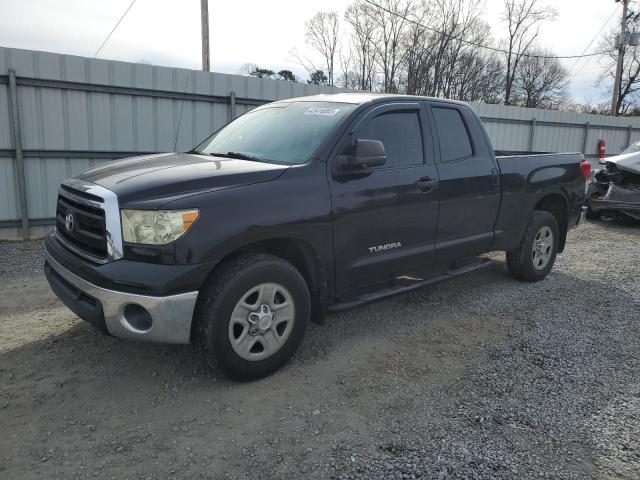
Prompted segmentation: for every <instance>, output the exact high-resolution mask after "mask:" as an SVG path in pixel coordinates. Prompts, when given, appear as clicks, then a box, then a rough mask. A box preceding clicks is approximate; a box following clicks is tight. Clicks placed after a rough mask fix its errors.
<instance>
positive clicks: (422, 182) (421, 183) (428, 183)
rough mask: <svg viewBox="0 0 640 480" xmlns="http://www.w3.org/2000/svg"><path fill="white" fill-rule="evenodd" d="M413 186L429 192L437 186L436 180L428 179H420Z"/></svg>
mask: <svg viewBox="0 0 640 480" xmlns="http://www.w3.org/2000/svg"><path fill="white" fill-rule="evenodd" d="M415 186H416V187H418V188H419V189H420V190H423V191H425V192H429V191H431V190H433V189H434V188H436V187H437V186H438V180H433V179H432V178H429V177H422V178H421V179H419V180H418V181H417V182H416V183H415Z"/></svg>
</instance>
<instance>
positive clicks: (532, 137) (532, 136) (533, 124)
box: [529, 117, 536, 152]
mask: <svg viewBox="0 0 640 480" xmlns="http://www.w3.org/2000/svg"><path fill="white" fill-rule="evenodd" d="M535 139H536V118H535V117H533V118H532V119H531V130H530V131H529V151H530V152H533V142H534V141H535Z"/></svg>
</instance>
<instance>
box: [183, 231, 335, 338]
mask: <svg viewBox="0 0 640 480" xmlns="http://www.w3.org/2000/svg"><path fill="white" fill-rule="evenodd" d="M250 253H267V254H271V255H274V256H276V257H279V258H282V259H283V260H285V261H287V262H289V263H290V264H292V265H293V266H294V267H295V268H296V269H297V270H298V271H299V272H300V274H301V275H302V276H303V278H304V280H305V282H306V283H307V287H308V288H309V294H310V297H311V321H312V322H314V323H317V324H324V320H325V316H326V308H327V291H328V287H327V272H326V269H325V267H324V265H323V263H322V260H321V258H320V255H319V254H318V252H316V250H315V249H314V248H313V246H311V245H310V244H309V243H308V242H306V241H304V240H302V239H298V238H290V237H274V238H267V239H262V240H258V241H254V242H251V243H247V244H245V245H242V246H240V247H237V248H236V249H234V250H232V251H230V252H228V253H226V255H224V256H223V257H222V258H221V259H220V261H219V262H217V263H216V265H215V267H214V268H213V269H212V270H211V272H210V273H209V275H208V276H207V279H206V280H205V282H209V281H211V278H212V277H214V276H215V275H216V272H217V271H219V269H220V268H221V267H222V266H223V265H225V264H226V263H228V262H229V261H232V260H233V259H235V258H237V257H239V256H242V255H246V254H250ZM195 330H197V329H196V328H193V325H192V328H191V332H192V341H193V340H194V338H193V335H194V332H195Z"/></svg>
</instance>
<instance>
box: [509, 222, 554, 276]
mask: <svg viewBox="0 0 640 480" xmlns="http://www.w3.org/2000/svg"><path fill="white" fill-rule="evenodd" d="M549 235H550V236H551V238H549ZM541 239H542V240H543V243H542V244H541V243H540V240H541ZM559 240H560V228H559V227H558V221H557V220H556V218H555V217H554V216H553V215H552V214H551V213H549V212H546V211H542V210H534V211H533V214H532V216H531V220H530V221H529V224H528V225H527V228H526V229H525V231H524V234H523V235H522V240H521V241H520V244H519V245H518V247H517V248H516V249H515V250H513V251H511V252H507V267H508V268H509V272H510V273H511V275H512V276H513V277H514V278H516V279H518V280H522V281H525V282H539V281H540V280H542V279H543V278H545V277H546V276H547V274H548V273H549V271H550V270H551V269H552V268H553V264H554V262H555V261H556V255H557V253H558V245H559ZM535 246H538V248H535ZM536 251H537V253H536ZM542 252H544V255H542ZM541 260H542V261H541Z"/></svg>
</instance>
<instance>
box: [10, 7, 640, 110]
mask: <svg viewBox="0 0 640 480" xmlns="http://www.w3.org/2000/svg"><path fill="white" fill-rule="evenodd" d="M542 1H543V3H544V0H542ZM350 2H351V0H322V1H321V2H319V1H316V0H313V1H307V0H209V14H210V20H209V23H210V43H211V70H213V71H218V72H225V73H238V72H239V69H240V67H241V65H242V64H244V63H255V64H258V65H259V66H261V67H264V68H270V69H272V70H275V71H278V70H280V69H289V70H292V71H294V72H295V73H296V74H298V75H303V76H306V75H305V70H304V69H303V68H302V67H301V66H300V65H299V64H298V63H297V62H296V60H295V58H294V57H293V55H292V54H291V52H292V50H294V49H297V50H298V51H300V52H304V53H306V54H308V55H309V56H311V57H313V53H312V52H309V51H308V50H307V47H306V45H305V41H304V23H305V21H306V20H307V19H308V18H310V17H311V16H313V15H314V14H315V13H316V12H317V11H319V10H323V11H331V10H334V11H336V12H338V14H339V16H340V18H342V16H343V14H344V10H345V8H346V6H347V5H348V4H349V3H350ZM130 3H131V0H108V1H105V0H19V1H16V0H0V46H4V47H15V48H26V49H32V50H44V51H49V52H57V53H67V54H73V55H81V56H88V57H92V56H93V55H94V54H95V53H96V50H97V49H98V47H99V46H100V44H101V43H102V42H103V40H104V39H105V38H106V36H107V35H108V34H109V32H110V31H111V29H112V28H113V27H114V25H115V24H116V22H117V21H118V19H119V18H120V17H121V15H122V14H123V13H124V11H125V10H126V9H127V7H128V6H129V4H130ZM639 3H640V2H639ZM546 4H549V5H552V6H553V7H554V8H555V9H556V10H557V12H558V17H557V19H556V20H555V21H554V22H547V23H546V24H544V25H543V26H542V27H541V33H540V43H541V45H542V46H543V47H546V48H550V49H552V50H553V51H554V53H555V54H556V55H580V54H582V53H584V52H585V49H586V51H587V52H592V51H595V50H597V49H598V43H599V37H596V34H597V33H598V31H600V29H601V28H603V27H604V30H603V32H608V31H611V30H612V29H613V28H614V27H615V26H616V23H617V22H619V21H620V18H619V17H620V13H619V12H620V4H619V3H616V2H615V1H614V0H547V2H546ZM502 5H503V0H485V4H484V8H483V16H484V18H485V20H486V21H487V22H488V23H489V24H490V25H491V28H492V31H493V35H494V37H495V38H498V39H499V38H501V37H502V36H503V32H505V31H506V27H505V25H504V24H503V23H502V22H501V20H500V17H501V11H502ZM594 38H595V40H594ZM592 41H593V43H592V44H591V46H588V45H589V43H590V42H592ZM200 48H201V47H200V1H199V0H136V3H135V4H134V5H133V7H132V8H131V10H130V11H129V13H128V14H127V16H126V17H125V18H124V20H123V21H122V23H121V24H120V25H119V27H118V28H117V29H116V31H115V32H114V33H113V35H112V36H111V38H110V40H109V42H108V43H107V44H106V45H105V46H104V48H103V49H102V50H101V51H100V53H99V55H98V58H105V59H114V60H124V61H132V62H137V61H145V62H148V63H151V64H153V65H163V66H173V67H184V68H194V69H197V68H200V62H201V50H200ZM316 60H317V62H318V64H320V63H321V62H320V59H319V58H317V57H316ZM563 63H564V65H565V66H566V67H567V68H568V69H569V70H570V72H571V82H570V85H569V93H570V95H571V96H572V97H573V98H574V99H575V100H576V101H579V102H591V103H599V102H601V101H606V99H607V98H608V94H605V92H602V91H601V89H600V88H597V87H594V83H595V81H596V80H597V77H598V75H599V73H600V71H601V66H600V65H599V63H598V60H596V59H584V60H581V61H576V60H563Z"/></svg>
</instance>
